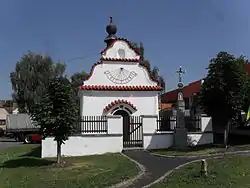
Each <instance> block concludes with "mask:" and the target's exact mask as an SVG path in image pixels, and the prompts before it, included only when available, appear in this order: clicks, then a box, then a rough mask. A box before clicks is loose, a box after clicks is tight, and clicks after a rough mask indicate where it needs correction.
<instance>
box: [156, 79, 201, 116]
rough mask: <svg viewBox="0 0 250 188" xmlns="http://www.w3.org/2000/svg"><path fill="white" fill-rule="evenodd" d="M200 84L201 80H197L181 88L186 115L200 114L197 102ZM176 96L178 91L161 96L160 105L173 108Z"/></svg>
mask: <svg viewBox="0 0 250 188" xmlns="http://www.w3.org/2000/svg"><path fill="white" fill-rule="evenodd" d="M202 83H203V80H198V81H195V82H192V83H190V84H188V85H186V86H184V87H183V98H184V101H185V110H186V113H187V114H192V115H197V114H201V113H202V111H201V110H200V107H199V105H198V102H197V99H198V95H199V93H200V89H201V85H202ZM177 96H178V89H175V90H172V91H169V92H166V93H164V94H163V95H161V101H162V103H171V104H173V105H172V108H174V106H175V103H176V102H177Z"/></svg>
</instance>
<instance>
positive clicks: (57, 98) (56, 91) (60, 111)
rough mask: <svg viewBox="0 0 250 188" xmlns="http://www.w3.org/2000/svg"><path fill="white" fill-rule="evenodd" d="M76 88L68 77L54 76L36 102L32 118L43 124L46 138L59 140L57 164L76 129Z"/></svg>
mask: <svg viewBox="0 0 250 188" xmlns="http://www.w3.org/2000/svg"><path fill="white" fill-rule="evenodd" d="M76 109H77V108H76V103H75V100H74V90H73V87H72V85H71V83H70V82H69V80H68V79H67V78H64V77H59V78H54V79H52V80H51V81H50V82H49V86H48V89H47V92H46V93H45V94H44V95H43V96H42V97H41V98H40V101H39V102H38V103H36V104H35V106H34V110H33V111H32V113H31V117H32V119H33V120H34V121H35V122H37V123H38V125H40V126H41V130H42V133H43V136H44V138H46V137H47V136H54V140H55V141H56V142H57V164H60V161H61V146H62V144H64V142H65V141H66V140H67V139H68V137H69V135H70V134H71V133H72V132H73V131H74V126H73V125H74V124H75V123H76V121H77V110H76Z"/></svg>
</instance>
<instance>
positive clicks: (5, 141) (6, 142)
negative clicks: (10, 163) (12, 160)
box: [0, 137, 23, 149]
mask: <svg viewBox="0 0 250 188" xmlns="http://www.w3.org/2000/svg"><path fill="white" fill-rule="evenodd" d="M21 144H23V143H22V142H17V141H15V139H12V138H5V137H0V149H5V148H9V147H15V146H18V145H21Z"/></svg>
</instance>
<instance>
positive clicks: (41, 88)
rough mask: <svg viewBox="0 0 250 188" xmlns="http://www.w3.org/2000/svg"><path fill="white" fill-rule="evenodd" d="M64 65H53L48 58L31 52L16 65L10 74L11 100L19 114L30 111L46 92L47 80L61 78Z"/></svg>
mask: <svg viewBox="0 0 250 188" xmlns="http://www.w3.org/2000/svg"><path fill="white" fill-rule="evenodd" d="M65 69H66V65H65V64H62V63H53V60H52V59H51V57H49V56H42V55H39V54H35V53H32V52H28V53H27V54H25V55H24V56H23V57H22V58H21V59H20V60H19V61H18V62H17V63H16V67H15V71H13V72H11V73H10V78H11V83H12V88H13V99H14V101H16V102H17V104H18V107H19V111H20V112H27V111H32V106H33V104H35V103H36V102H37V101H39V100H40V97H41V96H43V95H44V93H45V92H46V87H47V86H48V84H49V80H50V79H53V78H55V77H58V76H62V75H63V74H64V72H65Z"/></svg>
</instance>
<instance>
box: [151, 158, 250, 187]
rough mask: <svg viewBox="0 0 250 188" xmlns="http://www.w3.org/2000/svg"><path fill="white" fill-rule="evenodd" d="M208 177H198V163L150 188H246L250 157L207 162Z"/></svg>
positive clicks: (248, 182) (248, 184) (249, 172)
mask: <svg viewBox="0 0 250 188" xmlns="http://www.w3.org/2000/svg"><path fill="white" fill-rule="evenodd" d="M207 162H208V177H206V178H205V177H199V174H200V163H193V164H189V165H187V166H185V167H183V168H181V169H179V170H177V171H175V172H174V173H173V174H172V175H171V176H169V177H168V178H167V179H165V180H164V181H162V182H161V183H158V184H155V185H153V186H151V188H248V187H250V157H247V156H234V157H226V158H224V159H211V160H208V161H207Z"/></svg>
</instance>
